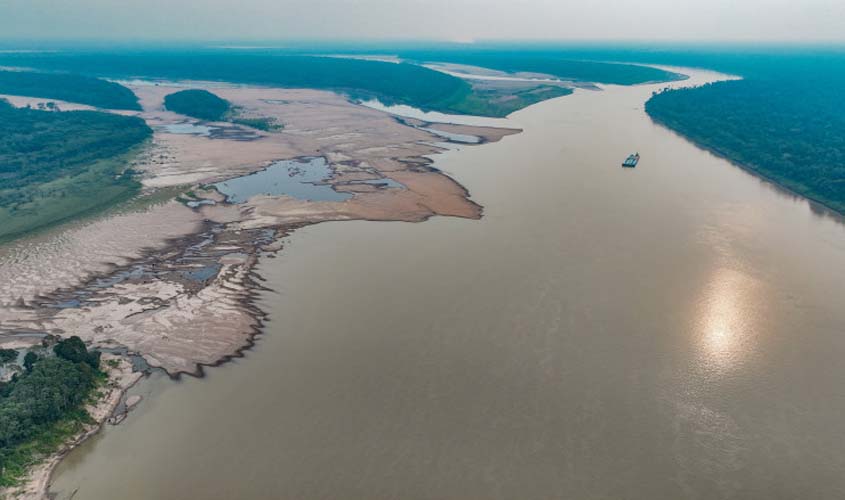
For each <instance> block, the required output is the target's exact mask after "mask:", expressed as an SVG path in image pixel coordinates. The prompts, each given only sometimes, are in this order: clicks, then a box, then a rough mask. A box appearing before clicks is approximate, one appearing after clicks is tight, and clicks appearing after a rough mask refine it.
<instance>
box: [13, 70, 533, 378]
mask: <svg viewBox="0 0 845 500" xmlns="http://www.w3.org/2000/svg"><path fill="white" fill-rule="evenodd" d="M191 87H193V88H207V89H209V90H210V91H212V92H214V93H216V94H217V95H219V96H221V97H223V98H225V99H227V100H229V101H230V102H232V103H233V104H234V105H235V106H238V107H239V108H240V110H241V113H243V114H244V115H246V116H250V117H269V118H274V119H275V120H276V121H277V122H278V123H280V124H283V125H284V129H283V130H281V131H275V132H265V131H260V130H256V129H251V128H249V127H245V126H240V125H234V124H231V123H207V124H203V125H208V126H212V127H215V130H214V132H213V133H211V134H210V135H207V136H203V135H191V134H177V133H171V132H168V129H167V127H168V126H169V125H173V124H180V123H186V122H191V123H195V122H196V120H193V119H190V118H188V117H185V116H182V115H178V114H175V113H172V112H170V111H167V110H165V109H164V107H163V100H164V97H165V96H166V95H167V94H169V93H172V92H175V91H177V90H179V89H180V88H184V86H180V87H173V86H168V85H165V84H159V85H134V86H132V88H133V90H134V91H135V92H136V93H137V94H138V96H139V98H140V101H141V104H142V106H143V108H144V110H143V111H142V112H140V113H134V114H138V115H139V116H141V117H142V118H144V119H145V120H146V121H147V123H148V124H149V125H150V126H151V127H152V128H153V129H154V130H155V134H154V138H153V141H152V144H151V146H150V147H149V148H148V149H147V151H145V152H144V153H143V154H142V155H141V156H140V157H139V158H138V159H137V160H136V165H134V168H135V169H136V170H138V171H140V172H141V179H142V183H143V185H144V186H145V188H144V190H145V192H146V193H154V192H156V191H160V190H161V189H163V188H174V189H178V190H179V191H181V192H190V193H191V196H192V197H193V198H192V199H193V200H195V201H199V200H208V201H206V202H205V203H210V202H212V201H213V202H214V204H213V205H212V204H207V205H199V206H195V207H194V208H191V207H189V206H186V204H184V203H180V202H179V201H174V200H171V201H167V202H163V203H153V204H148V205H147V206H145V207H144V208H139V209H135V210H127V211H124V212H119V213H115V214H112V215H109V216H107V217H101V218H98V219H95V220H92V221H89V222H85V223H79V224H72V225H70V226H67V227H63V228H61V229H60V230H54V231H50V232H48V233H45V234H40V235H34V236H31V237H28V238H25V239H22V240H19V241H17V242H14V243H12V244H9V245H6V246H4V247H0V339H3V338H6V339H10V338H23V337H14V336H15V335H21V334H22V333H30V334H33V333H40V332H45V333H53V334H58V335H79V336H80V337H82V338H83V339H84V340H86V341H89V342H92V343H93V344H95V345H100V346H119V347H125V348H128V349H129V351H131V352H135V353H138V354H140V355H142V356H143V357H144V358H146V360H147V361H148V362H149V363H150V364H151V365H152V366H156V367H161V368H163V369H165V370H167V372H168V373H170V374H171V375H174V376H175V375H178V374H180V373H192V374H199V373H201V370H202V366H203V365H213V364H216V363H219V362H221V361H224V360H226V359H228V358H230V357H232V356H237V355H239V353H240V351H241V350H242V349H244V348H245V347H248V346H249V345H250V344H251V338H252V336H253V335H254V334H255V333H256V332H258V331H259V328H260V326H261V321H262V319H263V312H262V311H260V310H259V309H258V308H256V307H255V306H254V305H253V297H254V294H255V293H256V290H257V289H258V288H259V286H260V285H259V282H258V280H257V277H256V276H255V275H254V272H253V269H254V266H255V263H256V262H257V260H258V258H259V257H260V256H261V255H262V254H264V253H267V252H274V251H278V250H279V249H280V247H281V243H280V242H281V238H282V237H284V236H285V235H287V234H289V233H290V231H292V230H295V229H296V228H297V227H301V226H302V225H306V224H314V223H319V222H322V221H328V220H384V221H408V222H419V221H423V220H426V219H427V218H429V217H432V216H435V215H445V216H454V217H465V218H479V217H480V216H481V213H482V209H481V207H480V206H479V205H477V204H476V203H474V202H473V201H471V200H470V199H469V197H468V193H467V191H466V190H465V189H464V188H463V186H461V185H460V184H458V183H457V182H455V181H454V180H453V179H451V178H449V177H448V176H446V175H444V174H442V173H440V172H439V171H437V170H436V169H433V168H431V163H432V160H431V159H430V157H431V155H436V154H437V153H439V152H441V151H442V150H443V146H442V144H440V145H438V143H441V142H442V141H443V139H442V138H440V137H437V136H435V135H432V134H431V133H429V132H427V131H425V130H422V129H421V128H420V127H419V124H417V125H416V126H412V125H413V124H406V123H402V122H401V121H400V120H397V119H396V118H394V117H392V116H390V115H387V114H385V113H382V112H380V111H376V110H373V109H369V108H366V107H362V106H357V105H354V104H352V103H350V102H348V101H347V100H346V99H344V98H343V97H341V96H339V95H337V94H334V93H331V92H324V91H316V90H304V89H275V88H248V87H222V88H221V86H220V85H216V84H208V83H192V84H191ZM11 102H13V103H14V104H16V105H26V104H29V105H37V103H38V102H39V101H38V100H33V99H27V98H20V99H11ZM59 107H60V108H61V109H74V108H72V107H70V106H69V105H65V104H64V103H59ZM130 113H131V112H130ZM424 125H427V126H432V127H434V128H435V129H436V130H441V131H445V132H450V133H456V134H463V135H474V136H477V137H480V138H481V139H482V141H481V142H487V141H497V140H500V139H501V138H502V137H504V136H506V135H509V134H511V133H515V132H517V131H515V130H507V129H491V128H483V127H466V126H459V125H431V124H424ZM316 156H322V157H324V158H326V160H327V161H328V163H329V164H330V167H331V171H332V175H331V177H330V178H329V179H327V180H326V181H325V182H326V183H327V184H329V185H331V186H332V187H333V188H334V189H335V190H336V191H339V192H346V193H350V194H351V195H352V196H351V197H350V198H349V199H346V200H345V201H331V202H330V201H318V202H314V201H306V200H302V199H297V198H292V197H289V196H266V195H261V196H255V197H253V198H251V199H249V200H248V201H247V202H245V203H242V204H237V205H235V204H229V203H225V202H224V201H223V197H222V196H221V195H220V193H218V192H216V191H214V190H213V189H209V188H208V187H207V185H208V184H210V183H213V182H217V181H221V180H226V179H231V178H234V177H238V176H241V175H245V174H249V173H252V172H256V171H258V170H261V169H264V168H266V167H267V166H269V165H270V164H272V163H274V162H276V161H279V160H284V159H293V158H298V157H316ZM377 179H392V180H394V181H396V182H398V183H400V184H401V186H402V187H388V186H386V185H378V184H362V183H360V181H362V180H377ZM183 201H184V200H183ZM32 338H33V339H35V340H37V337H32Z"/></svg>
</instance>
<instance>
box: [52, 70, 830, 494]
mask: <svg viewBox="0 0 845 500" xmlns="http://www.w3.org/2000/svg"><path fill="white" fill-rule="evenodd" d="M713 77H714V76H713V75H712V74H709V73H706V72H694V73H693V79H692V80H691V81H688V82H682V83H680V84H679V85H688V84H690V83H695V82H702V81H706V80H707V79H710V78H713ZM661 86H662V85H657V86H649V85H645V86H637V87H615V86H609V87H606V88H605V89H604V90H603V91H600V92H599V91H587V90H577V91H576V92H575V94H573V95H571V96H567V97H563V98H559V99H555V100H552V101H548V102H544V103H541V104H539V105H536V106H532V107H530V108H527V109H525V110H522V111H520V112H518V113H516V114H515V115H513V116H512V117H511V118H510V119H509V120H508V121H509V122H510V123H511V124H513V125H517V126H519V127H522V128H523V129H524V132H523V133H521V134H518V135H514V136H511V137H506V138H505V139H504V140H502V141H501V142H498V143H495V144H487V145H483V146H473V147H465V146H456V149H453V150H451V151H449V152H447V153H445V154H443V155H438V156H437V157H436V166H437V167H439V168H440V169H442V170H443V171H445V172H447V173H448V174H450V175H452V176H454V177H455V178H456V179H457V180H458V181H459V182H461V183H462V184H463V185H464V186H466V187H467V188H468V189H469V191H470V193H471V194H472V196H473V199H474V200H475V201H477V202H478V203H480V204H482V205H483V206H484V207H485V212H484V217H483V219H482V220H480V221H471V220H461V219H449V218H435V219H432V220H430V221H427V222H425V223H421V224H406V223H376V222H337V223H326V224H321V225H317V226H311V227H307V228H305V229H303V230H299V231H296V232H295V233H294V234H293V235H292V236H291V237H289V238H288V240H287V243H286V247H285V249H284V250H283V251H282V252H281V253H280V254H279V255H278V257H277V258H275V259H264V260H263V261H262V263H261V265H260V269H259V270H260V273H261V275H262V276H264V277H265V278H266V280H267V281H266V283H265V284H266V285H267V286H268V287H269V288H271V289H273V291H272V292H266V293H263V295H262V297H261V299H260V306H261V307H263V308H264V309H265V310H267V311H269V313H270V321H269V322H268V323H267V325H266V328H265V332H264V334H263V335H261V336H260V337H258V338H257V342H256V345H255V347H254V348H253V349H252V350H250V351H248V352H246V353H245V357H244V358H241V359H237V360H235V361H233V362H231V363H228V364H225V365H223V366H220V367H216V368H209V369H207V370H206V377H205V378H203V379H196V378H190V377H183V378H182V379H181V380H180V381H176V382H174V381H171V380H169V379H167V378H166V377H163V376H160V375H153V376H152V377H150V378H149V379H147V380H146V381H144V382H142V383H141V384H140V385H139V386H137V387H136V389H135V392H137V393H141V394H144V395H146V396H147V397H146V398H145V400H144V401H143V402H142V403H141V405H140V407H139V408H138V409H137V410H136V411H134V412H133V413H131V414H130V415H129V417H128V418H127V420H126V421H125V422H124V423H123V424H121V425H120V426H117V427H107V428H106V429H105V430H104V432H102V433H101V434H100V435H99V436H97V437H96V438H94V439H92V440H90V441H88V442H87V443H85V444H84V445H83V446H81V447H80V448H78V449H77V450H75V451H74V452H73V453H71V454H70V456H69V457H68V458H67V459H66V460H65V461H64V462H63V463H62V465H61V466H60V467H59V469H58V470H57V472H56V475H55V482H54V486H53V491H54V492H56V493H58V496H59V498H67V497H68V496H70V495H71V494H74V496H73V498H74V499H75V500H87V499H101V500H113V499H117V498H120V499H151V498H161V499H188V498H197V499H199V498H202V499H234V498H240V499H271V498H273V499H291V500H293V499H297V500H299V499H309V500H316V499H327V500H328V499H331V500H341V499H362V500H364V499H366V500H380V499H432V500H434V499H455V500H469V499H521V500H528V499H555V498H561V499H580V500H587V499H622V498H624V499H643V500H654V499H678V498H693V499H697V498H700V499H708V500H709V499H717V498H743V499H749V498H751V499H757V498H759V499H781V498H783V499H793V498H808V499H809V498H843V497H845V418H843V415H845V362H843V359H845V307H843V297H845V225H843V223H842V221H841V220H840V219H837V218H836V217H834V216H832V215H830V214H827V213H825V212H824V211H823V210H819V209H818V208H816V207H811V206H810V204H809V203H808V202H806V201H805V200H802V199H798V198H796V197H794V196H792V195H790V194H788V193H785V192H783V191H781V190H779V189H777V188H775V187H773V186H772V185H770V184H768V183H766V182H764V181H762V180H760V179H758V178H756V177H754V176H752V175H749V174H748V173H745V172H744V171H742V170H740V169H738V168H736V167H734V166H732V165H730V164H729V163H728V162H726V161H724V160H721V159H718V158H716V157H714V156H713V155H711V154H709V153H707V152H705V151H702V150H700V149H698V148H696V147H694V146H693V145H691V144H689V143H688V142H686V141H684V140H683V139H682V138H680V137H679V136H677V135H676V134H674V133H672V132H671V131H668V130H666V129H664V128H661V127H659V126H657V125H655V124H653V123H652V122H651V121H650V120H649V119H648V117H647V116H646V114H645V113H644V111H643V105H644V102H645V101H646V99H647V98H648V97H649V95H650V94H651V92H652V91H654V90H655V89H657V88H659V87H661ZM635 151H638V152H639V153H640V155H641V160H640V164H639V166H638V167H637V168H635V169H623V168H621V167H620V163H621V162H622V161H623V160H624V159H625V157H626V156H628V154H630V153H633V152H635Z"/></svg>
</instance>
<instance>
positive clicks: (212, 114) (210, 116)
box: [164, 89, 283, 131]
mask: <svg viewBox="0 0 845 500" xmlns="http://www.w3.org/2000/svg"><path fill="white" fill-rule="evenodd" d="M164 106H165V107H166V108H167V109H168V110H170V111H173V112H174V113H179V114H183V115H186V116H191V117H193V118H199V119H200V120H208V121H227V122H232V123H238V124H240V125H246V126H248V127H252V128H256V129H259V130H264V131H271V130H281V129H282V128H283V127H282V125H281V124H279V123H278V122H277V121H276V120H275V119H273V118H270V117H263V116H247V115H245V114H244V112H243V110H242V109H240V108H238V107H237V106H232V104H231V103H229V101H227V100H225V99H222V98H220V97H218V96H216V95H214V94H212V93H211V92H209V91H207V90H202V89H188V90H181V91H179V92H174V93H172V94H169V95H167V96H165V98H164Z"/></svg>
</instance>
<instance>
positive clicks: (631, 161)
mask: <svg viewBox="0 0 845 500" xmlns="http://www.w3.org/2000/svg"><path fill="white" fill-rule="evenodd" d="M639 161H640V154H639V153H634V154H632V155H628V158H626V159H625V161H623V162H622V166H623V167H631V168H633V167H636V166H637V162H639Z"/></svg>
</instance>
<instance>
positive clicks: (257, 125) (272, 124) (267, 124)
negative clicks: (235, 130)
mask: <svg viewBox="0 0 845 500" xmlns="http://www.w3.org/2000/svg"><path fill="white" fill-rule="evenodd" d="M227 120H228V121H230V122H232V123H237V124H240V125H245V126H247V127H252V128H254V129H258V130H263V131H265V132H274V131H277V130H282V129H283V128H285V126H284V125H282V124H281V123H279V122H278V121H276V119H275V118H272V117H269V116H244V115H242V114H241V111H240V110H239V109H238V108H233V109H232V111H231V112H230V113H229V115H228V118H227Z"/></svg>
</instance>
